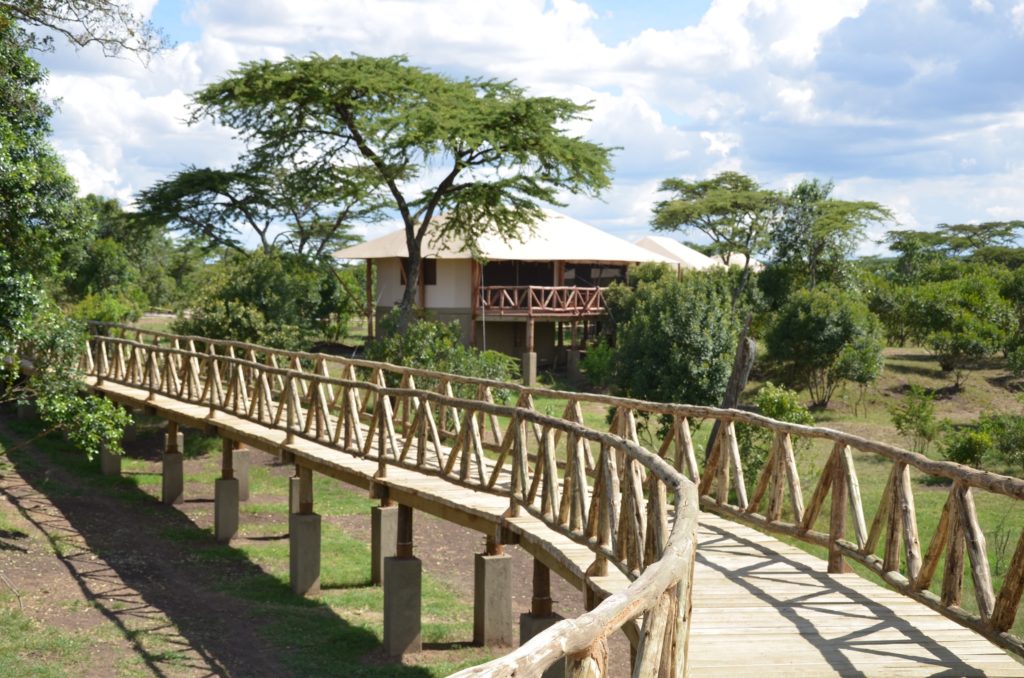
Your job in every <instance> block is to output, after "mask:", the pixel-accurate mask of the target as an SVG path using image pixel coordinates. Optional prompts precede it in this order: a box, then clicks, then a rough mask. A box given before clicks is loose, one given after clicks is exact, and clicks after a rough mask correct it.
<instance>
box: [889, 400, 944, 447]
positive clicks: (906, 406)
mask: <svg viewBox="0 0 1024 678" xmlns="http://www.w3.org/2000/svg"><path fill="white" fill-rule="evenodd" d="M889 417H890V419H891V420H892V423H893V426H895V427H896V430H897V431H899V433H900V435H902V436H904V437H907V438H910V445H911V449H913V450H914V452H919V453H921V454H925V453H926V452H927V451H928V446H929V445H931V443H932V441H933V440H935V437H936V436H937V435H938V434H939V422H938V420H936V419H935V397H934V396H933V395H930V394H928V393H926V392H925V391H924V389H922V388H920V387H918V386H911V387H910V390H909V391H908V392H907V396H906V397H905V398H904V399H903V402H902V403H900V404H899V405H896V406H894V407H890V408H889Z"/></svg>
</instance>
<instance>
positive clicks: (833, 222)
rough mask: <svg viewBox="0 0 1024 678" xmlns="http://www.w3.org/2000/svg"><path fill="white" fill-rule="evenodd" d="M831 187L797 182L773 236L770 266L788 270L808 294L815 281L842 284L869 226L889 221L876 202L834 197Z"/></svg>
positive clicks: (889, 215)
mask: <svg viewBox="0 0 1024 678" xmlns="http://www.w3.org/2000/svg"><path fill="white" fill-rule="evenodd" d="M834 188H835V184H833V183H832V182H831V181H827V182H822V181H819V180H818V179H810V180H804V181H801V182H800V183H799V184H797V185H796V186H795V187H794V188H793V190H792V191H790V193H789V195H788V196H786V202H785V207H784V209H783V211H782V217H781V218H780V219H779V221H778V223H777V224H776V226H775V228H774V229H773V231H772V233H771V243H772V248H773V250H774V251H773V256H772V262H771V263H772V265H777V266H782V267H785V268H787V269H789V271H790V273H791V274H793V275H795V276H797V277H799V278H801V279H802V280H801V282H802V283H803V284H804V285H805V286H806V287H807V289H811V290H813V289H814V288H815V286H816V285H817V284H818V283H819V282H824V281H827V282H832V283H839V282H841V280H840V279H841V278H842V277H843V275H844V273H845V269H846V268H847V266H848V263H849V260H850V257H852V256H853V253H854V250H856V248H857V245H858V244H859V243H860V241H861V240H862V239H863V237H864V231H865V230H866V229H867V227H868V225H870V224H872V223H880V222H884V221H887V220H891V219H892V218H893V215H892V212H891V211H889V210H888V209H887V208H885V207H883V206H882V205H879V204H878V203H876V202H870V201H853V200H839V199H837V198H833V197H832V190H833V189H834Z"/></svg>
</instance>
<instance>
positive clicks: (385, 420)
mask: <svg viewBox="0 0 1024 678" xmlns="http://www.w3.org/2000/svg"><path fill="white" fill-rule="evenodd" d="M197 341H198V340H197V339H194V338H189V339H185V340H184V343H185V344H186V346H185V347H184V348H182V347H181V346H180V344H181V343H182V341H181V340H178V339H175V340H172V341H171V342H170V343H171V344H173V343H178V344H179V345H178V346H174V345H161V344H160V342H149V343H145V342H140V341H136V340H135V339H128V338H124V337H117V336H110V335H109V334H108V335H103V334H94V335H93V336H91V337H90V340H89V343H88V346H87V350H86V351H85V352H84V354H83V360H82V367H83V369H84V371H85V373H86V374H87V375H89V376H92V377H95V379H96V386H97V387H98V388H102V387H103V385H104V383H106V382H114V383H117V384H122V385H126V386H131V387H133V388H136V389H140V390H142V391H144V392H148V394H149V395H148V399H149V400H150V401H154V400H155V398H156V397H157V396H169V397H171V398H174V399H176V400H179V401H184V402H187V403H192V404H198V405H202V406H203V407H206V408H208V414H207V419H208V420H209V419H212V420H213V423H216V421H217V419H218V417H220V418H221V419H223V418H224V415H231V416H232V417H236V418H241V419H243V420H246V421H250V422H254V423H257V424H261V425H264V426H268V427H273V428H276V429H279V430H283V431H285V432H286V436H287V438H286V439H285V441H284V446H285V447H287V446H288V445H290V444H294V442H295V438H298V437H301V438H305V439H308V440H312V441H315V442H317V443H319V444H321V445H324V446H328V447H331V448H333V449H336V450H339V451H343V452H346V453H350V454H354V455H358V456H361V457H364V458H369V459H376V460H377V462H378V466H377V472H376V474H375V479H376V480H378V481H381V482H386V479H387V476H388V469H389V468H390V467H392V466H401V467H406V468H412V469H415V470H417V471H420V472H422V473H427V474H431V475H436V476H440V477H443V478H444V479H445V480H446V481H448V482H451V483H454V484H458V485H463V486H466V487H469V488H472V489H475V490H485V491H487V492H490V493H492V494H497V495H500V496H506V497H508V499H509V509H508V512H507V515H508V516H509V517H511V518H514V517H516V516H518V515H520V514H521V513H522V512H526V513H528V514H530V515H533V516H534V517H536V518H538V519H540V520H541V521H543V523H544V524H545V525H546V526H547V527H549V528H551V529H553V530H555V531H557V532H559V533H561V534H563V535H565V536H568V537H569V538H571V539H573V540H574V541H575V542H577V543H579V544H582V545H585V546H587V547H588V548H589V549H590V550H591V551H592V552H593V553H594V560H593V562H592V564H591V565H590V566H589V567H588V568H587V569H586V573H585V576H586V577H587V579H588V580H589V579H591V578H593V579H597V578H600V577H604V576H607V574H608V567H609V563H610V564H611V565H612V566H614V567H616V568H617V569H618V570H620V571H621V572H622V574H623V575H625V576H626V577H627V578H628V579H629V580H632V581H631V583H630V584H629V586H628V587H627V588H625V590H623V591H621V592H618V593H616V594H614V595H610V596H608V595H607V594H608V592H607V591H601V589H600V586H595V587H594V593H595V594H596V595H597V599H598V600H600V599H601V598H605V599H604V600H603V602H600V604H597V605H596V607H594V609H592V610H591V611H589V612H588V613H586V614H584V615H582V616H581V617H579V618H577V619H575V620H568V621H566V622H562V623H559V624H556V625H555V626H553V627H551V628H550V629H548V630H547V631H545V632H544V633H542V634H541V635H540V636H538V637H536V638H535V639H534V640H532V641H531V642H529V643H527V644H526V645H524V646H523V647H522V648H520V650H517V651H516V652H514V653H512V654H510V655H508V656H506V657H504V658H502V659H501V660H498V662H497V664H496V665H493V666H492V665H487V666H486V667H483V668H480V667H478V668H477V669H474V670H473V672H474V673H475V674H480V672H481V671H483V672H484V674H486V675H499V674H500V673H501V672H502V671H503V670H505V669H504V667H506V666H514V667H516V668H517V670H526V671H528V672H535V673H537V674H538V675H539V673H540V672H541V671H543V670H544V669H545V668H546V667H547V666H549V665H550V664H551V663H553V662H554V661H556V660H557V659H559V658H560V657H563V656H568V657H569V661H570V669H571V670H572V666H573V665H574V664H578V665H579V666H580V667H582V666H585V665H586V664H587V663H588V662H590V661H593V659H592V658H593V657H594V656H600V655H601V652H600V651H599V648H598V646H600V645H602V644H604V643H605V639H606V638H607V637H608V635H610V634H611V633H612V632H614V631H616V630H618V629H619V628H622V627H623V626H624V625H626V624H629V623H632V621H633V620H634V619H637V618H639V617H643V625H642V627H641V628H640V629H639V632H638V633H634V635H635V636H637V637H638V640H639V643H638V647H637V661H636V671H637V672H639V673H637V675H650V674H651V673H650V672H651V671H652V670H653V671H655V672H657V670H658V667H661V666H665V662H668V665H667V666H665V669H666V670H668V672H669V674H670V675H684V674H685V671H686V669H685V667H686V644H687V638H688V634H689V609H690V592H691V584H692V575H693V564H694V558H695V549H696V528H697V488H696V485H695V484H694V483H693V482H691V481H690V480H688V479H687V478H686V477H685V476H683V475H682V474H680V473H679V472H678V471H677V470H676V469H674V468H673V467H672V466H671V465H669V464H668V463H666V462H665V461H664V460H663V459H661V458H659V457H658V456H657V455H654V454H652V453H650V452H648V451H646V450H644V449H643V448H642V447H641V446H640V445H638V444H637V443H635V442H632V441H629V440H624V439H623V438H621V437H619V436H616V435H613V434H611V433H606V432H601V431H595V430H592V429H590V428H587V427H585V426H583V425H582V424H580V423H576V422H570V421H566V420H564V419H559V418H556V417H551V416H547V415H544V414H541V413H539V412H536V411H534V410H530V409H526V408H522V407H509V406H504V405H499V404H495V403H493V402H486V401H484V400H465V399H460V398H456V397H454V396H452V395H449V394H445V393H437V392H433V391H426V390H422V389H417V388H415V384H406V385H405V386H403V387H388V386H387V385H386V384H385V383H383V379H375V380H370V381H367V380H361V379H358V378H354V377H355V373H354V371H353V370H349V373H348V374H347V375H345V376H343V377H334V376H331V375H330V374H327V373H316V372H313V373H310V372H307V371H304V370H303V369H302V367H301V362H302V358H301V357H300V355H299V354H294V355H293V356H292V357H293V358H295V360H294V364H293V365H292V366H285V367H281V366H277V365H272V364H265V362H262V361H260V360H257V359H255V358H256V357H257V354H259V353H261V352H263V350H264V349H262V348H260V347H258V346H247V347H246V351H251V353H250V354H249V355H247V356H245V357H238V356H236V355H229V354H231V353H235V352H236V349H237V348H238V347H239V346H244V345H238V344H231V345H230V346H227V349H228V350H227V351H226V352H225V353H224V354H222V353H218V352H217V349H216V346H217V345H218V344H215V343H214V342H205V344H206V346H205V349H206V350H199V349H198V348H197V346H196V343H197ZM268 355H270V356H277V355H280V353H279V352H268ZM264 357H266V356H264ZM267 361H269V362H276V358H273V357H270V358H267ZM293 367H294V368H297V369H293ZM323 372H325V371H323ZM377 376H380V373H379V372H378V374H377ZM488 436H489V437H490V440H489V443H490V444H489V446H487V447H485V445H484V440H485V439H487V438H488ZM492 450H493V453H492ZM595 451H596V455H594V452H595ZM560 457H561V459H562V461H563V463H559V458H560ZM587 458H589V459H591V461H592V468H593V472H594V473H593V475H594V479H595V480H594V482H593V483H591V482H589V479H588V476H587V472H586V468H587V466H586V465H587V461H586V459H587ZM602 594H604V595H602ZM524 652H525V653H526V654H524Z"/></svg>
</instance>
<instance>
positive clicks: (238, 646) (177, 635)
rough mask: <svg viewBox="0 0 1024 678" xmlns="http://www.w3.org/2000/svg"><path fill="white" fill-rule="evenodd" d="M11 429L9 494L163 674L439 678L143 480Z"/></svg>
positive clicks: (83, 588) (14, 547)
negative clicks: (387, 653) (388, 654)
mask: <svg viewBox="0 0 1024 678" xmlns="http://www.w3.org/2000/svg"><path fill="white" fill-rule="evenodd" d="M0 434H3V437H4V438H5V439H6V441H5V442H7V443H9V444H8V445H7V447H8V451H7V457H8V459H9V461H10V463H11V465H12V466H13V467H14V469H15V471H16V474H4V475H3V477H2V478H0V492H2V494H3V495H5V497H6V499H7V500H8V501H9V502H10V503H11V505H12V506H14V507H15V508H16V509H17V511H18V512H19V513H20V514H21V515H22V516H23V517H24V518H25V519H26V520H27V521H29V522H30V523H32V525H34V526H35V527H36V528H38V529H39V530H40V531H41V532H42V534H44V535H45V537H46V539H47V540H48V541H49V543H50V546H51V547H52V548H53V551H54V553H55V554H56V557H57V558H58V559H59V561H60V563H61V565H62V566H63V567H64V568H66V570H67V572H68V573H69V574H70V575H71V577H72V578H73V579H74V581H75V582H76V584H77V586H78V588H79V589H80V593H81V596H82V597H83V598H84V599H85V600H86V601H87V602H88V603H89V604H90V605H91V606H93V607H95V608H96V609H97V610H98V611H99V612H100V613H101V614H102V615H103V616H104V617H105V618H106V619H107V620H108V621H109V622H110V624H112V625H113V626H114V627H115V628H116V629H118V631H119V632H120V633H121V634H122V635H123V636H124V638H125V639H126V640H127V641H128V643H129V644H130V646H131V648H132V650H133V651H134V652H135V653H136V654H137V656H139V657H140V658H141V660H142V661H143V662H144V664H145V666H146V668H147V669H148V672H150V673H151V674H152V675H154V676H161V677H163V676H204V675H237V676H283V675H338V676H400V677H409V678H414V677H419V676H426V675H430V673H429V672H428V671H426V670H425V669H423V668H420V667H415V666H405V665H401V664H395V663H383V658H382V657H381V651H380V643H379V642H378V640H377V637H376V635H375V634H373V633H371V632H370V631H368V630H366V629H364V628H360V627H356V626H353V625H351V624H349V623H348V622H346V621H345V620H344V619H342V618H340V617H339V616H338V615H337V614H335V613H334V611H333V610H331V608H330V607H329V606H327V605H326V604H324V603H321V602H318V601H316V600H308V599H303V598H299V597H296V596H294V595H293V594H292V593H291V590H290V589H289V588H288V586H287V585H286V584H284V583H282V582H281V581H280V580H279V579H278V578H276V577H274V576H271V575H269V574H267V573H266V572H264V571H263V570H262V569H261V568H260V567H259V566H258V565H257V564H256V563H254V562H252V561H251V560H249V559H248V557H247V556H246V554H245V553H244V552H243V551H241V550H239V549H235V548H232V547H230V546H221V545H216V544H214V543H213V539H212V537H210V535H209V532H208V531H207V530H203V529H201V528H199V527H198V526H197V525H196V524H195V523H193V522H192V521H191V520H190V519H189V518H188V517H187V516H186V515H185V514H183V513H181V512H180V511H178V510H177V509H175V508H173V507H169V506H164V505H162V504H160V503H159V502H157V501H156V500H154V499H153V498H152V497H151V496H150V495H148V494H147V493H145V492H144V491H142V490H140V489H139V488H138V487H137V486H136V484H135V483H133V482H132V481H130V480H127V479H122V478H105V477H103V476H100V475H99V472H98V469H97V467H96V466H95V464H90V463H89V462H88V461H86V460H85V459H84V457H83V456H82V455H81V454H80V453H78V452H72V451H69V450H68V446H67V445H65V444H64V443H62V442H60V441H58V440H56V439H54V438H52V437H50V438H44V439H41V440H39V441H37V442H36V443H32V444H29V445H24V443H25V441H26V440H27V439H28V438H29V437H30V433H29V432H28V431H27V430H26V427H24V426H23V425H21V424H20V423H18V422H14V421H12V420H11V419H10V418H8V417H6V416H4V415H0ZM21 538H23V537H20V535H17V534H11V535H8V534H6V533H4V534H0V547H2V548H3V549H9V550H11V551H13V552H16V551H18V550H19V549H20V548H21V547H20V545H19V543H18V542H19V539H21ZM114 671H115V669H114V667H109V674H113V673H114Z"/></svg>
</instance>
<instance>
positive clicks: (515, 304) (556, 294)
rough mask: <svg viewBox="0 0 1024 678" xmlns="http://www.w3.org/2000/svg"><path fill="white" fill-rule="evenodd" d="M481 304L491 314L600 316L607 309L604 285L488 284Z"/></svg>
mask: <svg viewBox="0 0 1024 678" xmlns="http://www.w3.org/2000/svg"><path fill="white" fill-rule="evenodd" d="M478 306H479V308H480V309H481V310H482V311H483V312H485V313H489V314H492V315H525V316H535V315H536V316H566V317H582V316H598V315H602V314H603V313H604V310H605V308H604V288H602V287H568V286H563V287H539V286H536V285H521V286H487V287H481V288H480V299H479V300H478Z"/></svg>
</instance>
